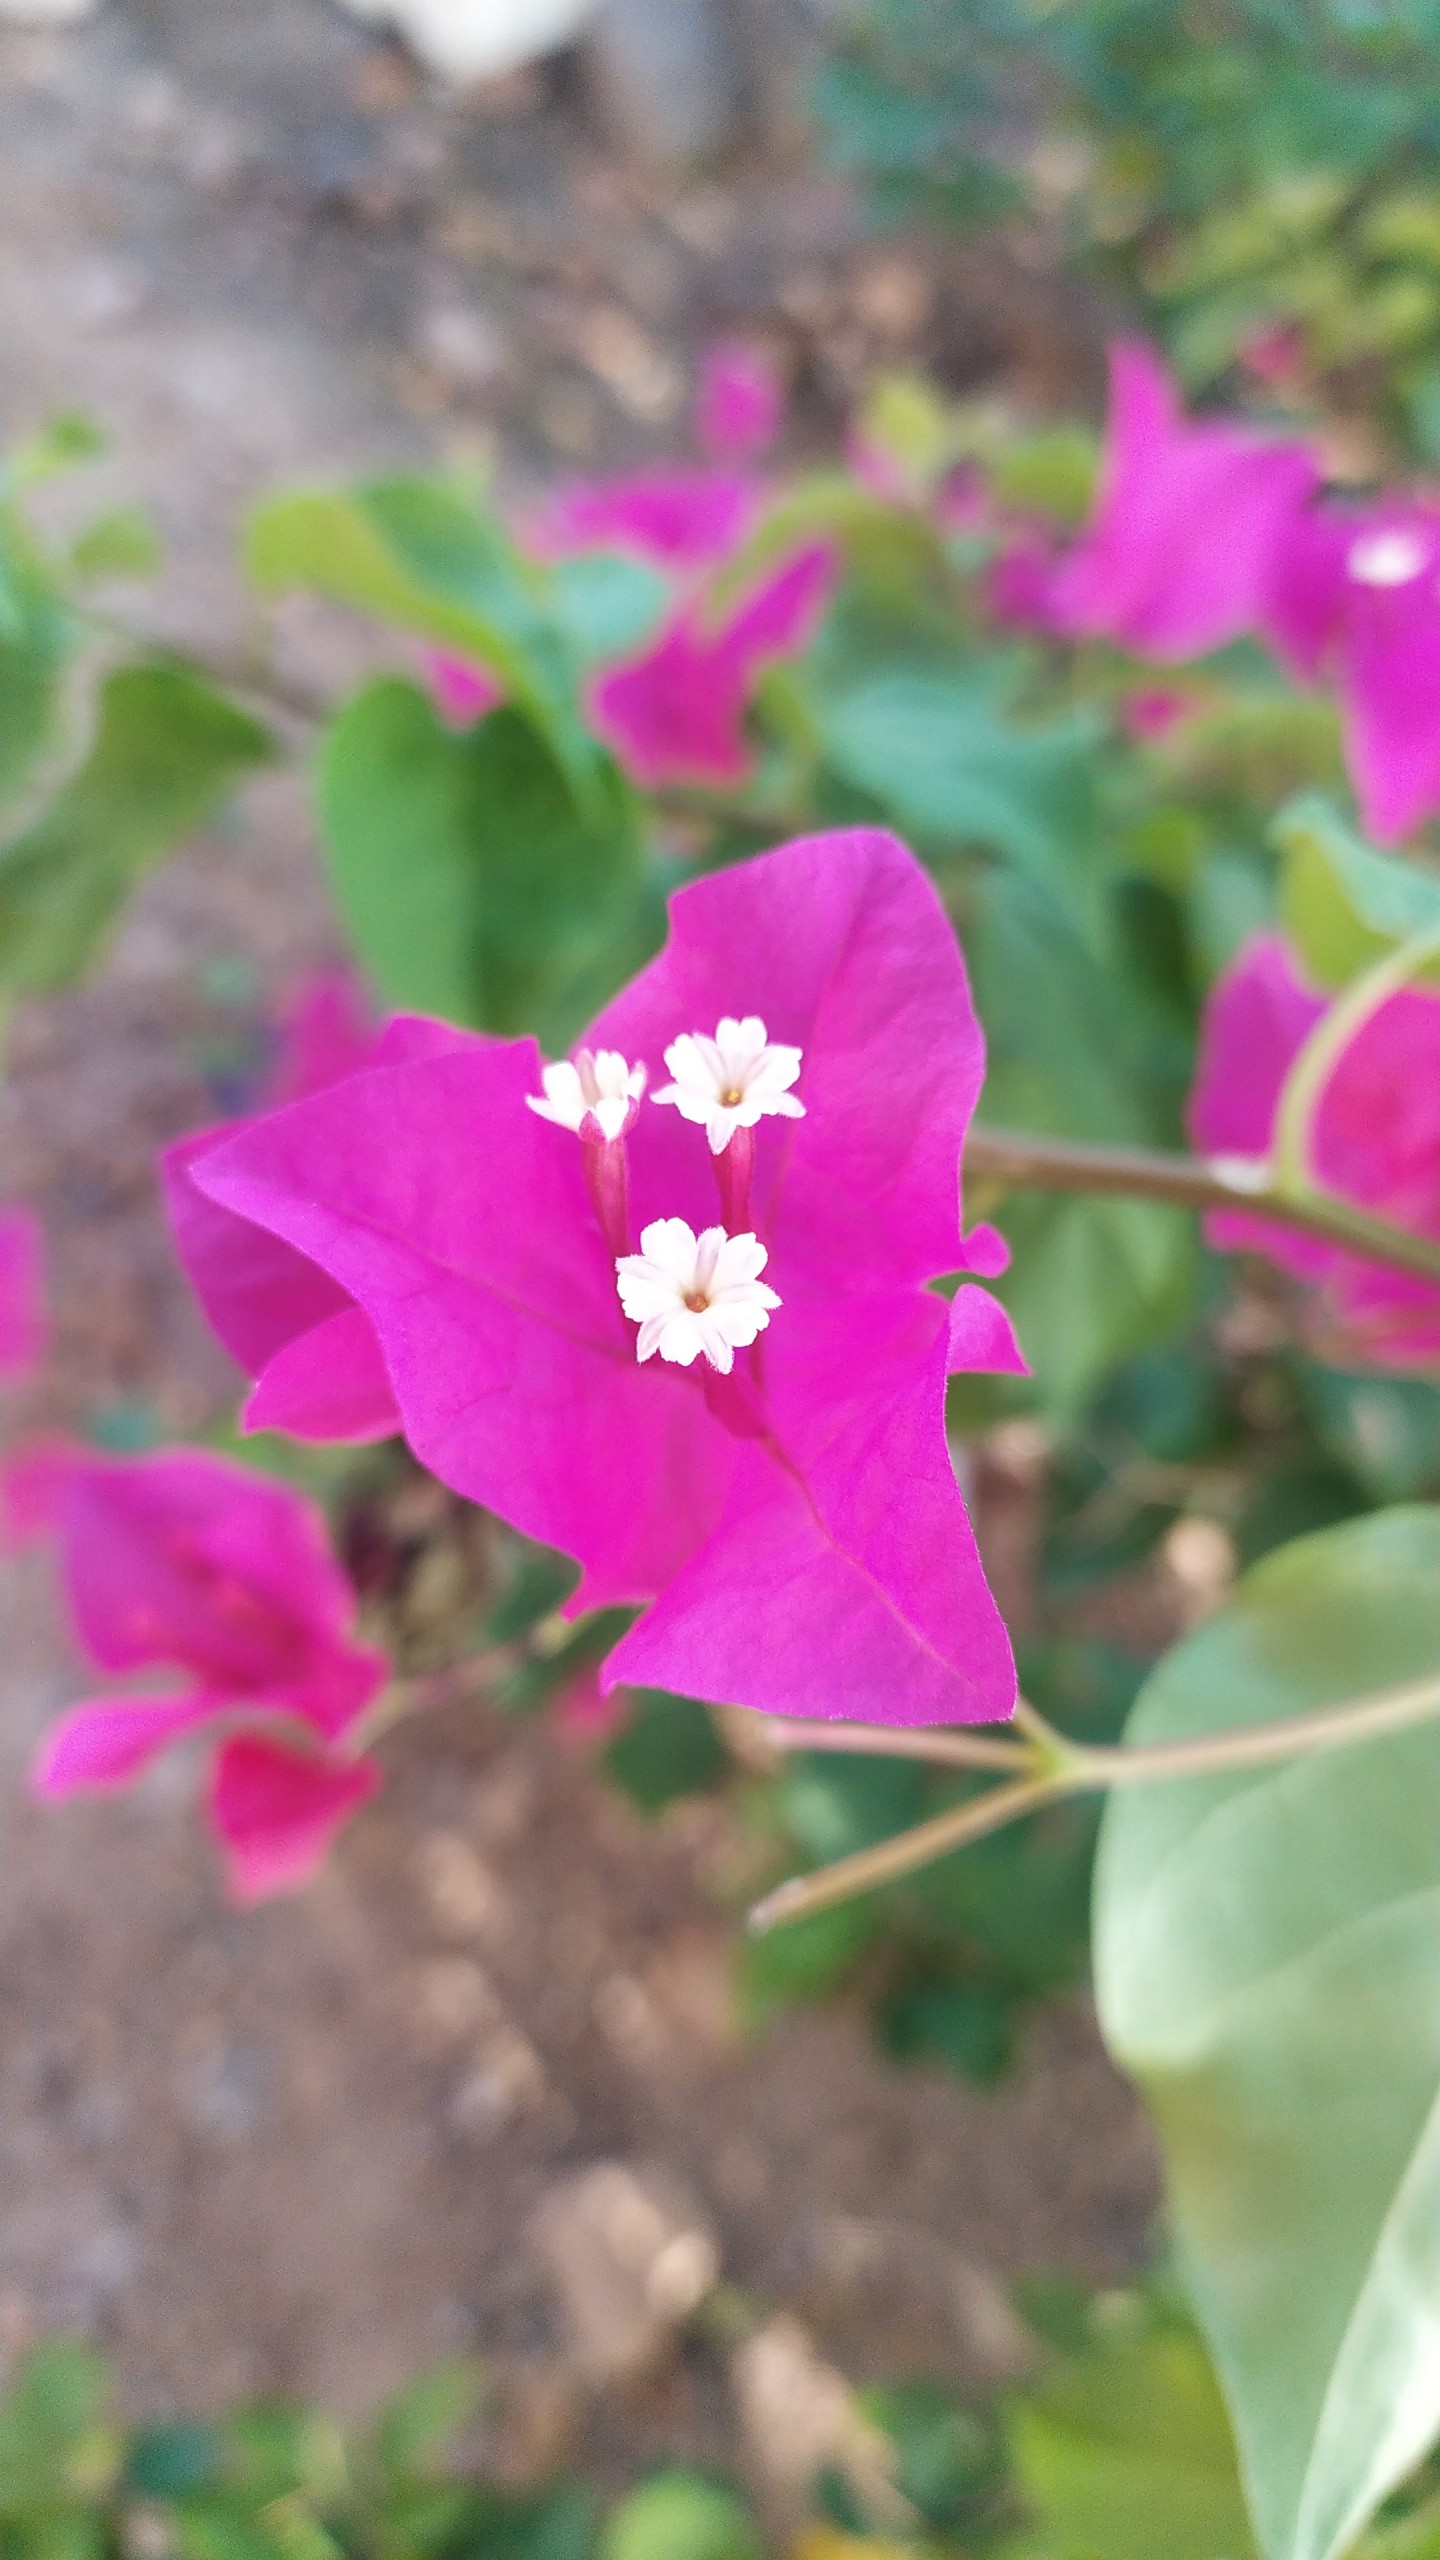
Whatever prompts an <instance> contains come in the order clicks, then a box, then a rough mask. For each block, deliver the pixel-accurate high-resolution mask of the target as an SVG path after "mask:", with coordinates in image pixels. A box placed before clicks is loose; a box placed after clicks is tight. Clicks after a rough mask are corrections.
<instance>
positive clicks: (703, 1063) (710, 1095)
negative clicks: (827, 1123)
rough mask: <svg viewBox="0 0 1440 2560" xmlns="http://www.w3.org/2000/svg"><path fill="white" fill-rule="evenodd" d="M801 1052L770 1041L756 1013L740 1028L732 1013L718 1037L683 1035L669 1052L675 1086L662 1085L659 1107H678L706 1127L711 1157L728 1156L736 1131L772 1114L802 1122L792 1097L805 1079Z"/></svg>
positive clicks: (719, 1025)
mask: <svg viewBox="0 0 1440 2560" xmlns="http://www.w3.org/2000/svg"><path fill="white" fill-rule="evenodd" d="M800 1056H801V1053H800V1051H799V1050H798V1049H792V1048H788V1047H787V1046H786V1045H785V1044H784V1043H783V1042H782V1041H778V1040H774V1041H772V1040H768V1039H767V1038H766V1036H765V1025H764V1023H763V1022H762V1021H761V1019H760V1017H759V1015H758V1014H757V1013H747V1014H746V1016H745V1018H744V1020H743V1022H737V1021H736V1019H735V1017H734V1015H733V1014H729V1013H727V1014H726V1015H725V1016H724V1018H723V1019H722V1020H721V1021H720V1022H718V1023H717V1024H716V1026H715V1037H714V1039H713V1040H707V1038H706V1037H705V1034H704V1032H703V1031H682V1033H681V1034H680V1037H679V1039H678V1040H672V1041H671V1043H670V1046H669V1048H668V1049H667V1050H666V1052H665V1064H666V1066H667V1067H668V1068H669V1070H670V1073H671V1076H672V1077H673V1079H674V1081H673V1083H671V1084H662V1085H657V1086H656V1088H655V1092H654V1095H653V1097H652V1098H653V1100H655V1101H656V1102H673V1103H674V1105H675V1108H676V1110H677V1111H681V1112H683V1113H684V1116H685V1118H686V1119H687V1120H695V1121H698V1122H700V1123H701V1125H702V1126H703V1127H704V1130H705V1134H706V1136H707V1137H708V1139H709V1141H710V1152H711V1154H712V1155H715V1156H720V1155H723V1154H724V1152H725V1150H726V1148H727V1147H728V1146H729V1144H730V1141H731V1139H732V1138H733V1137H734V1135H735V1132H736V1130H737V1129H753V1128H754V1126H755V1123H756V1121H757V1120H761V1119H763V1118H764V1117H765V1116H766V1114H767V1113H769V1112H779V1113H780V1114H782V1115H783V1117H784V1118H785V1119H787V1120H803V1119H804V1117H805V1105H804V1103H803V1102H801V1101H799V1100H798V1099H797V1098H796V1096H795V1095H794V1094H793V1093H792V1092H791V1091H790V1087H791V1085H792V1084H793V1083H794V1082H795V1079H796V1077H797V1076H798V1075H799V1073H800Z"/></svg>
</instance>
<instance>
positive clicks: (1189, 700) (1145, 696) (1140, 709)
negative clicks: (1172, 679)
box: [1119, 684, 1197, 747]
mask: <svg viewBox="0 0 1440 2560" xmlns="http://www.w3.org/2000/svg"><path fill="white" fill-rule="evenodd" d="M1196 707H1197V706H1196V699H1195V696H1194V694H1193V693H1181V692H1180V691H1179V690H1178V688H1177V687H1176V686H1174V685H1171V684H1149V685H1139V686H1137V687H1136V689H1135V691H1134V692H1133V693H1126V694H1122V695H1121V697H1120V706H1119V710H1120V726H1121V728H1122V730H1123V731H1124V733H1125V736H1126V737H1127V738H1133V739H1134V741H1135V743H1136V745H1137V746H1146V747H1149V746H1157V745H1158V744H1159V742H1160V741H1161V739H1162V738H1168V737H1169V735H1170V733H1171V731H1172V729H1178V728H1179V726H1180V723H1181V722H1182V720H1187V719H1188V718H1189V716H1190V714H1191V712H1192V711H1194V710H1195V709H1196Z"/></svg>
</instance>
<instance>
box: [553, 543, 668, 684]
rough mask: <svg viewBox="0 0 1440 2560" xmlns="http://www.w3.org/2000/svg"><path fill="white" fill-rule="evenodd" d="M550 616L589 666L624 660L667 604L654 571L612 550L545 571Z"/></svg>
mask: <svg viewBox="0 0 1440 2560" xmlns="http://www.w3.org/2000/svg"><path fill="white" fill-rule="evenodd" d="M550 579H551V594H552V597H553V599H554V605H555V611H556V613H557V614H558V616H559V618H560V621H561V622H562V624H563V625H564V627H565V629H566V631H567V632H568V633H569V635H570V639H571V642H572V644H573V646H574V649H575V653H576V656H577V657H578V658H579V659H580V660H582V662H583V663H584V664H585V665H586V666H587V667H588V666H593V665H595V664H596V663H597V662H598V661H600V660H603V659H612V658H623V657H626V656H628V655H629V653H630V651H631V650H633V649H638V648H639V647H640V645H641V643H642V642H643V641H645V640H647V639H648V638H649V637H650V635H651V633H652V632H653V631H654V629H655V627H656V625H657V623H658V622H659V621H660V619H661V616H662V615H663V614H664V612H665V609H666V606H667V605H668V603H669V600H670V589H669V587H668V585H667V584H666V581H665V580H664V579H663V578H662V577H661V575H660V572H659V570H658V569H649V568H647V567H646V565H645V563H644V561H643V560H627V559H626V558H625V557H624V556H623V554H622V553H620V552H616V551H580V552H577V553H576V554H575V557H574V558H573V559H571V560H557V561H556V562H555V564H554V567H553V568H552V570H551V572H550Z"/></svg>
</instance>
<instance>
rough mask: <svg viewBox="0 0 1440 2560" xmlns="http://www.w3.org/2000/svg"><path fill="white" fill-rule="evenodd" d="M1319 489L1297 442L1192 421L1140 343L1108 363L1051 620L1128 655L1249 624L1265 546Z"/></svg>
mask: <svg viewBox="0 0 1440 2560" xmlns="http://www.w3.org/2000/svg"><path fill="white" fill-rule="evenodd" d="M1318 483H1319V472H1318V469H1317V466H1316V464H1315V461H1314V459H1313V457H1312V456H1311V454H1310V453H1309V452H1308V451H1307V450H1306V448H1305V447H1304V446H1303V445H1299V444H1284V443H1279V442H1277V441H1275V440H1274V439H1273V438H1269V437H1265V436H1262V435H1259V434H1257V433H1256V432H1255V431H1254V430H1253V429H1250V428H1248V427H1236V426H1232V425H1230V424H1228V423H1226V422H1222V421H1220V420H1207V421H1206V422H1205V423H1203V424H1202V425H1199V426H1192V425H1191V424H1190V423H1189V422H1188V421H1187V420H1186V419H1185V418H1184V416H1183V415H1182V413H1181V411H1180V409H1179V407H1178V404H1177V402H1176V399H1175V395H1174V392H1173V391H1172V389H1171V387H1170V383H1169V380H1168V379H1167V376H1166V374H1165V370H1164V367H1163V366H1162V365H1161V364H1160V362H1159V360H1158V358H1156V357H1155V356H1154V355H1152V353H1151V352H1150V349H1149V348H1148V347H1145V346H1141V345H1136V344H1128V343H1127V344H1121V345H1118V346H1116V347H1114V348H1112V350H1111V355H1110V421H1109V427H1108V430H1107V436H1106V450H1105V470H1104V478H1103V483H1102V487H1101V492H1100V500H1099V504H1098V507H1097V509H1096V512H1095V516H1094V519H1093V521H1092V523H1091V525H1090V528H1089V530H1088V532H1087V533H1086V534H1085V535H1084V536H1083V537H1082V539H1081V541H1080V542H1079V543H1078V544H1077V545H1076V547H1075V549H1074V550H1073V551H1072V552H1071V553H1070V554H1069V557H1068V558H1067V559H1066V560H1065V561H1063V562H1062V564H1061V566H1060V568H1059V569H1058V570H1057V572H1056V575H1055V580H1054V584H1053V588H1052V590H1051V594H1052V603H1053V610H1054V614H1055V618H1056V622H1057V625H1058V626H1059V627H1061V628H1064V629H1067V630H1070V631H1075V632H1096V633H1099V634H1102V635H1103V636H1104V637H1106V638H1108V639H1111V640H1116V641H1118V642H1120V644H1121V645H1122V646H1123V647H1125V648H1127V649H1133V650H1135V651H1136V652H1137V653H1138V654H1139V655H1141V656H1145V657H1152V658H1190V657H1195V656H1197V655H1198V654H1200V653H1201V652H1202V651H1204V650H1207V649H1214V648H1218V647H1219V646H1220V644H1221V643H1222V642H1223V641H1226V640H1233V639H1235V638H1237V637H1238V636H1239V634H1240V633H1241V632H1244V631H1249V630H1251V629H1253V628H1254V627H1255V626H1256V625H1257V624H1258V623H1259V621H1260V619H1261V616H1262V612H1263V610H1264V606H1265V602H1266V598H1267V595H1268V592H1269V583H1270V575H1271V567H1272V562H1273V559H1274V556H1275V551H1276V546H1277V544H1278V543H1279V542H1280V541H1281V539H1282V538H1283V536H1284V534H1285V532H1286V530H1287V528H1288V527H1289V526H1290V524H1291V523H1292V522H1293V520H1294V518H1295V516H1296V515H1297V513H1298V512H1299V510H1300V509H1301V508H1302V507H1303V506H1304V505H1305V503H1306V501H1307V500H1308V499H1309V498H1310V497H1311V496H1312V494H1313V492H1314V490H1315V489H1316V487H1317V486H1318Z"/></svg>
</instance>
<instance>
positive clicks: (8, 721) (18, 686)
mask: <svg viewBox="0 0 1440 2560" xmlns="http://www.w3.org/2000/svg"><path fill="white" fill-rule="evenodd" d="M74 638H75V629H74V619H73V616H72V615H71V613H70V611H69V608H68V606H67V605H66V604H65V602H64V600H63V598H62V597H61V596H60V594H59V593H58V591H57V589H56V587H55V584H54V581H53V579H52V578H51V577H50V576H49V575H48V574H47V572H46V570H45V567H44V565H43V563H42V562H41V560H40V558H39V556H38V554H37V553H36V552H35V550H34V549H33V547H32V546H31V544H30V543H29V542H28V541H27V539H26V537H25V535H24V533H23V530H22V528H21V527H20V526H19V525H18V524H17V523H16V521H15V518H14V515H13V513H11V512H10V511H9V510H5V511H3V512H0V816H3V815H5V814H6V813H8V812H10V811H12V810H14V808H15V807H16V804H17V803H18V801H19V800H20V798H21V795H22V793H23V792H24V791H25V789H26V787H27V785H28V784H29V782H30V780H31V778H32V776H33V775H34V773H35V771H36V769H37V767H38V766H39V764H40V763H41V761H42V759H43V758H44V757H45V756H46V755H47V754H48V753H50V751H51V750H52V749H53V747H54V745H55V742H56V738H57V735H58V732H59V726H60V711H61V678H62V677H63V675H64V672H65V668H66V665H67V663H68V660H69V656H70V652H71V649H72V647H73V645H74Z"/></svg>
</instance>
